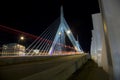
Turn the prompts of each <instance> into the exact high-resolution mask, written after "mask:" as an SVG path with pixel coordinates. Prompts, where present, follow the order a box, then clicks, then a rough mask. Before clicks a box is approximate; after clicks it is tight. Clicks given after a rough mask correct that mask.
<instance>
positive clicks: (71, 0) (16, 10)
mask: <svg viewBox="0 0 120 80" xmlns="http://www.w3.org/2000/svg"><path fill="white" fill-rule="evenodd" d="M61 5H63V9H64V17H65V19H66V21H67V23H68V24H69V26H70V28H71V31H72V32H73V35H74V36H75V37H76V36H77V35H78V36H79V42H80V44H81V46H82V48H83V50H84V51H86V52H88V51H89V49H90V43H91V30H92V28H93V27H92V26H93V25H92V18H91V14H94V13H98V12H99V6H98V2H97V0H39V1H35V0H33V1H18V0H16V1H13V2H12V1H7V2H1V4H0V25H4V26H7V27H10V28H14V29H17V30H20V31H23V32H27V33H30V34H33V35H36V36H38V35H40V34H41V33H42V32H43V31H44V30H45V29H46V28H47V27H48V26H49V25H50V24H51V23H52V22H54V21H55V20H56V19H57V18H58V17H59V16H60V6H61ZM19 35H20V34H19ZM17 39H18V36H17V35H14V34H12V33H10V32H9V31H8V32H5V31H4V30H1V29H0V45H2V44H6V43H9V42H16V40H17ZM26 42H27V41H26ZM26 44H27V43H26Z"/></svg>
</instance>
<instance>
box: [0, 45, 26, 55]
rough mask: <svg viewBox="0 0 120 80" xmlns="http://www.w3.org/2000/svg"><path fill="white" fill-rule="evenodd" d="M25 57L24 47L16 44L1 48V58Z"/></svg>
mask: <svg viewBox="0 0 120 80" xmlns="http://www.w3.org/2000/svg"><path fill="white" fill-rule="evenodd" d="M14 55H18V56H19V55H20V56H22V55H25V46H23V45H20V44H18V43H9V44H6V45H3V46H2V56H14Z"/></svg>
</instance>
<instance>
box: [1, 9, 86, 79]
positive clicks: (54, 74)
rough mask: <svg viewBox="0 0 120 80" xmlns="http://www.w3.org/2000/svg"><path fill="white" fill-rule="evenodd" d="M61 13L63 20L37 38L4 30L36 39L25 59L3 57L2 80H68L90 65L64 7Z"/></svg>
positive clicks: (22, 56) (56, 21) (59, 20)
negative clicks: (65, 15)
mask: <svg viewBox="0 0 120 80" xmlns="http://www.w3.org/2000/svg"><path fill="white" fill-rule="evenodd" d="M60 11H61V15H60V17H59V18H58V19H56V20H55V21H54V22H53V23H52V24H51V25H50V26H49V27H48V28H47V29H46V30H45V31H43V33H42V34H40V35H39V36H38V37H37V36H34V35H31V34H28V33H25V32H21V31H18V30H15V29H11V28H8V27H5V26H1V29H6V31H9V30H11V31H13V32H18V33H22V34H25V35H27V36H30V37H33V38H36V39H35V40H34V41H33V42H32V43H31V44H30V45H29V46H28V47H27V48H26V49H25V52H24V55H14V54H13V53H10V52H7V53H6V52H3V53H2V56H1V57H0V65H1V66H0V77H1V78H0V80H9V79H11V80H19V79H20V80H48V79H51V80H58V79H60V80H65V79H67V78H68V77H69V76H70V75H71V74H72V73H73V72H75V71H76V70H77V69H79V68H80V67H81V66H82V65H83V64H84V63H85V62H86V61H87V59H88V58H87V54H85V53H84V52H83V50H82V48H81V46H80V44H79V42H78V40H76V39H75V37H74V36H73V34H72V31H71V30H70V28H69V25H68V24H67V22H66V20H65V18H64V14H63V7H61V10H60ZM66 40H69V43H67V42H68V41H67V42H66ZM16 46H17V45H16ZM5 48H7V47H5ZM15 54H19V53H15ZM23 71H24V72H23ZM16 74H17V75H16ZM14 75H16V76H14ZM46 75H47V76H46Z"/></svg>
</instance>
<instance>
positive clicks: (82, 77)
mask: <svg viewBox="0 0 120 80" xmlns="http://www.w3.org/2000/svg"><path fill="white" fill-rule="evenodd" d="M68 80H109V78H108V75H107V73H106V72H105V71H104V70H103V69H102V68H100V67H98V66H97V64H96V63H95V62H94V61H93V60H88V62H87V63H86V64H85V65H84V66H83V67H82V68H81V69H79V70H77V71H76V72H75V73H73V74H72V75H71V76H70V77H69V78H68Z"/></svg>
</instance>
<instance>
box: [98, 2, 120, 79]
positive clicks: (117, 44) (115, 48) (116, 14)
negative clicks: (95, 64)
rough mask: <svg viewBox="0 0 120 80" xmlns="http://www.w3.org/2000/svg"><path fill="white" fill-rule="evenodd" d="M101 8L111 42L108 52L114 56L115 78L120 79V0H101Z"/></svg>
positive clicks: (107, 35)
mask: <svg viewBox="0 0 120 80" xmlns="http://www.w3.org/2000/svg"><path fill="white" fill-rule="evenodd" d="M100 8H101V12H102V16H103V20H104V21H103V23H104V31H105V35H106V37H107V42H109V44H108V45H109V53H108V54H109V55H110V56H111V58H112V61H111V63H112V66H113V67H112V68H113V73H114V80H120V0H100ZM109 58H110V57H109ZM110 66H111V65H110Z"/></svg>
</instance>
